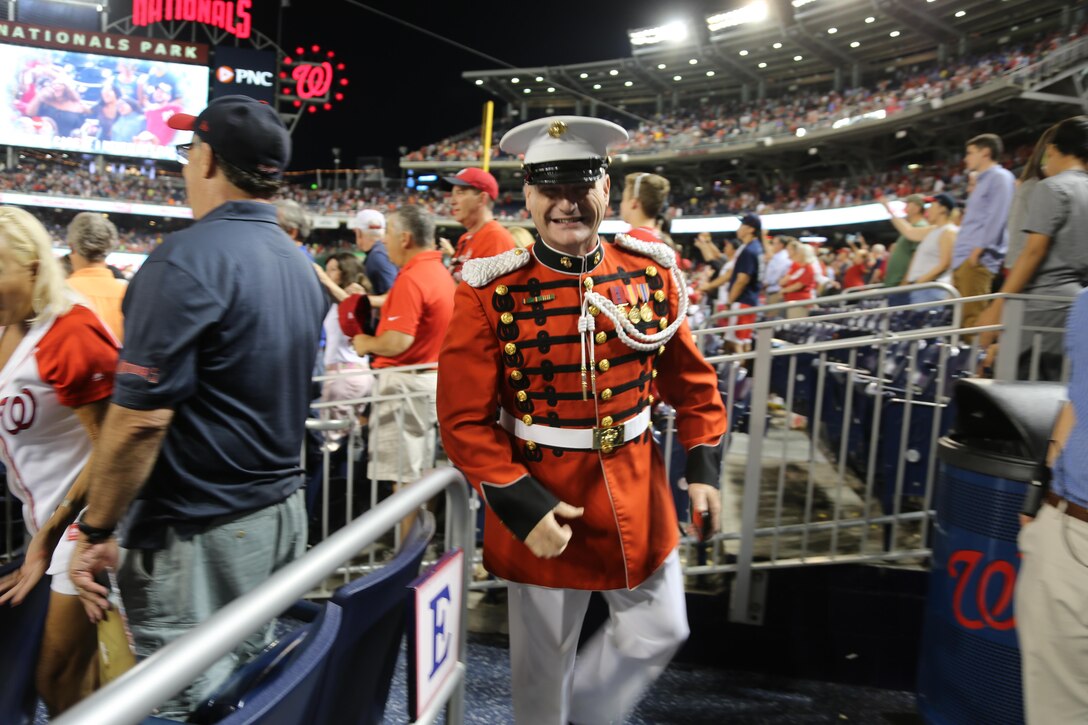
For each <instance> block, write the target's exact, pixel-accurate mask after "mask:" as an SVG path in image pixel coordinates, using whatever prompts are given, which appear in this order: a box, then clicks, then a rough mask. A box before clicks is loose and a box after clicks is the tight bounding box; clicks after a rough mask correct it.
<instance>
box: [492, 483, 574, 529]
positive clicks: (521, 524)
mask: <svg viewBox="0 0 1088 725" xmlns="http://www.w3.org/2000/svg"><path fill="white" fill-rule="evenodd" d="M480 488H481V490H482V491H483V494H484V499H485V500H486V501H487V505H488V506H490V507H491V510H492V511H494V512H495V515H496V516H498V517H499V520H500V521H502V523H503V524H504V525H505V526H506V528H508V529H510V531H511V533H513V534H514V536H516V537H518V540H519V541H525V539H526V537H528V536H529V532H531V531H532V530H533V528H534V527H535V526H536V525H537V524H538V523H540V520H541V519H542V518H544V517H545V516H547V515H548V512H549V511H551V510H552V509H553V508H555V506H556V504H558V503H559V499H558V498H557V497H556V496H555V495H554V494H553V493H552V492H551V491H549V490H548V489H546V488H544V487H543V486H542V485H540V482H539V481H537V480H536V479H535V478H533V477H532V476H522V477H521V478H519V479H518V480H516V481H514V482H513V483H510V484H507V485H505V486H499V485H496V484H493V483H487V482H486V481H484V482H483V483H482V484H481V486H480Z"/></svg>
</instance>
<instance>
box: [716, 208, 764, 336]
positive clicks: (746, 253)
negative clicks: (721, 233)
mask: <svg viewBox="0 0 1088 725" xmlns="http://www.w3.org/2000/svg"><path fill="white" fill-rule="evenodd" d="M762 230H763V222H762V220H761V219H760V218H759V215H758V214H752V213H748V214H745V215H744V216H742V217H741V218H740V228H739V229H737V239H739V240H740V243H741V247H740V249H738V250H737V256H736V259H735V260H734V261H733V275H732V276H731V277H730V278H729V298H728V299H727V300H726V306H727V307H730V308H732V309H734V310H743V309H746V308H748V307H755V306H756V305H758V304H759V290H760V284H761V282H762V278H763V274H762V267H763V245H762V244H761V243H760V241H759V235H760V233H761V232H762ZM727 319H728V320H729V322H728V323H727V324H731V325H747V324H751V323H753V322H755V321H756V316H755V315H736V316H734V317H730V318H727ZM725 339H726V340H728V341H729V343H730V345H731V347H732V348H733V352H735V353H739V352H744V351H745V350H746V349H747V348H748V345H749V343H750V341H751V339H752V330H751V328H748V329H741V330H736V329H731V330H729V331H728V332H726V335H725Z"/></svg>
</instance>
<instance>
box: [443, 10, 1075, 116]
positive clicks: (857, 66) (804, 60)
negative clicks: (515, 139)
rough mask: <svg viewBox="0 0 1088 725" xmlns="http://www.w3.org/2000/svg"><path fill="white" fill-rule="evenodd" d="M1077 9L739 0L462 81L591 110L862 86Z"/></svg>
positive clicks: (1018, 34) (504, 96)
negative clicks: (615, 41)
mask: <svg viewBox="0 0 1088 725" xmlns="http://www.w3.org/2000/svg"><path fill="white" fill-rule="evenodd" d="M1074 13H1080V14H1081V15H1083V14H1084V10H1083V9H1080V10H1074V9H1072V8H1071V7H1070V5H1069V4H1068V2H1065V1H1064V0H743V3H739V4H738V3H735V4H734V7H732V8H723V12H722V13H719V14H717V15H716V16H709V17H708V18H688V19H685V20H680V21H677V22H675V23H671V24H670V25H669V26H663V27H661V28H653V29H645V30H641V31H630V32H629V36H630V37H631V38H632V53H631V55H630V56H628V57H625V58H616V59H613V60H606V61H598V62H593V63H579V64H573V65H562V66H552V67H535V68H502V69H494V70H474V71H466V72H465V73H463V74H462V77H463V78H464V79H465V80H466V81H468V82H470V83H473V84H474V85H476V86H478V87H479V88H481V90H485V91H487V92H488V93H490V94H492V95H494V96H495V97H496V98H498V99H501V100H502V101H505V102H506V103H508V104H510V105H511V107H518V106H520V107H523V108H526V109H530V108H532V109H537V112H539V110H540V109H545V110H546V111H547V112H555V113H562V112H570V111H574V112H576V113H585V112H589V113H590V114H592V113H594V111H595V107H596V105H597V104H608V105H610V106H612V107H614V108H616V107H618V108H619V109H627V108H631V107H633V106H638V105H643V106H646V105H652V104H656V106H657V109H658V110H659V111H660V110H663V108H664V106H665V104H666V103H672V104H675V103H678V102H679V99H680V98H682V97H683V98H691V97H733V96H740V97H742V98H748V97H760V96H762V95H764V94H765V93H768V92H769V91H770V90H771V89H775V91H776V92H780V91H781V90H782V89H785V90H794V89H796V88H801V87H803V86H806V85H814V84H818V85H828V84H831V85H832V86H833V87H836V88H843V87H852V86H858V85H861V84H862V83H863V79H865V78H869V79H872V78H873V77H874V76H886V75H887V74H888V73H889V71H891V70H894V69H896V68H899V67H906V66H911V65H915V64H918V63H923V62H933V61H938V62H939V61H941V60H943V59H945V58H953V57H957V56H963V55H966V54H969V53H974V52H985V51H990V50H994V49H997V48H999V47H1002V46H1007V45H1009V44H1015V43H1018V42H1022V41H1029V40H1031V39H1033V38H1036V37H1039V36H1040V35H1042V34H1044V33H1047V32H1052V31H1055V30H1059V29H1061V28H1068V27H1070V26H1071V25H1072V24H1073V23H1074V22H1077V20H1079V21H1080V22H1083V20H1084V18H1079V19H1078V18H1074V16H1073V14H1074ZM617 21H619V16H617ZM721 26H726V27H721ZM658 38H660V40H659V41H658V42H650V43H644V42H643V41H644V40H646V39H649V40H651V41H654V40H656V39H658ZM636 43H638V44H636ZM523 115H524V114H523Z"/></svg>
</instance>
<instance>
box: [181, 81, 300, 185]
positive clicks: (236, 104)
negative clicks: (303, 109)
mask: <svg viewBox="0 0 1088 725" xmlns="http://www.w3.org/2000/svg"><path fill="white" fill-rule="evenodd" d="M166 125H168V126H169V127H170V128H174V129H177V130H179V131H192V132H193V133H195V134H197V135H198V136H200V138H201V140H203V141H204V142H205V143H207V144H208V145H209V146H211V147H212V149H213V150H214V151H215V153H216V154H218V155H219V156H222V157H223V158H224V159H226V160H227V161H229V162H230V163H231V164H233V165H235V166H237V167H238V168H239V169H241V170H242V171H248V172H250V173H253V174H257V175H259V176H265V177H268V178H270V179H278V178H280V177H281V176H283V171H284V169H285V168H287V164H288V163H289V162H290V161H291V134H290V133H288V132H287V127H286V126H284V125H283V121H281V120H280V116H279V114H278V113H276V109H274V108H273V107H272V106H270V105H268V104H267V103H263V102H261V101H258V100H256V99H254V98H250V97H249V96H222V97H220V98H216V99H215V100H213V101H212V102H211V103H209V104H208V107H207V108H205V109H204V110H203V111H201V112H200V115H198V116H192V115H190V114H188V113H175V114H174V115H173V116H171V117H170V118H169V119H168V120H167V121H166Z"/></svg>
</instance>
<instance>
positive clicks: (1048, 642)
mask: <svg viewBox="0 0 1088 725" xmlns="http://www.w3.org/2000/svg"><path fill="white" fill-rule="evenodd" d="M1019 543H1020V553H1021V557H1022V558H1021V560H1020V574H1019V576H1018V577H1017V581H1016V602H1015V606H1016V630H1017V635H1018V637H1019V639H1020V656H1021V668H1022V672H1023V677H1024V709H1025V717H1026V720H1027V722H1028V723H1029V725H1037V724H1038V725H1051V723H1054V724H1055V725H1056V724H1058V723H1083V722H1088V621H1086V620H1085V615H1084V613H1085V611H1088V566H1086V564H1088V523H1086V522H1084V521H1080V520H1078V519H1075V518H1073V517H1072V516H1067V515H1065V514H1063V513H1061V512H1060V511H1058V509H1056V508H1054V507H1053V506H1050V505H1045V506H1043V507H1042V508H1041V509H1039V515H1038V516H1036V517H1035V521H1033V522H1032V523H1030V524H1028V525H1027V526H1025V527H1023V528H1022V529H1020V538H1019ZM1078 559H1079V561H1078Z"/></svg>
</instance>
